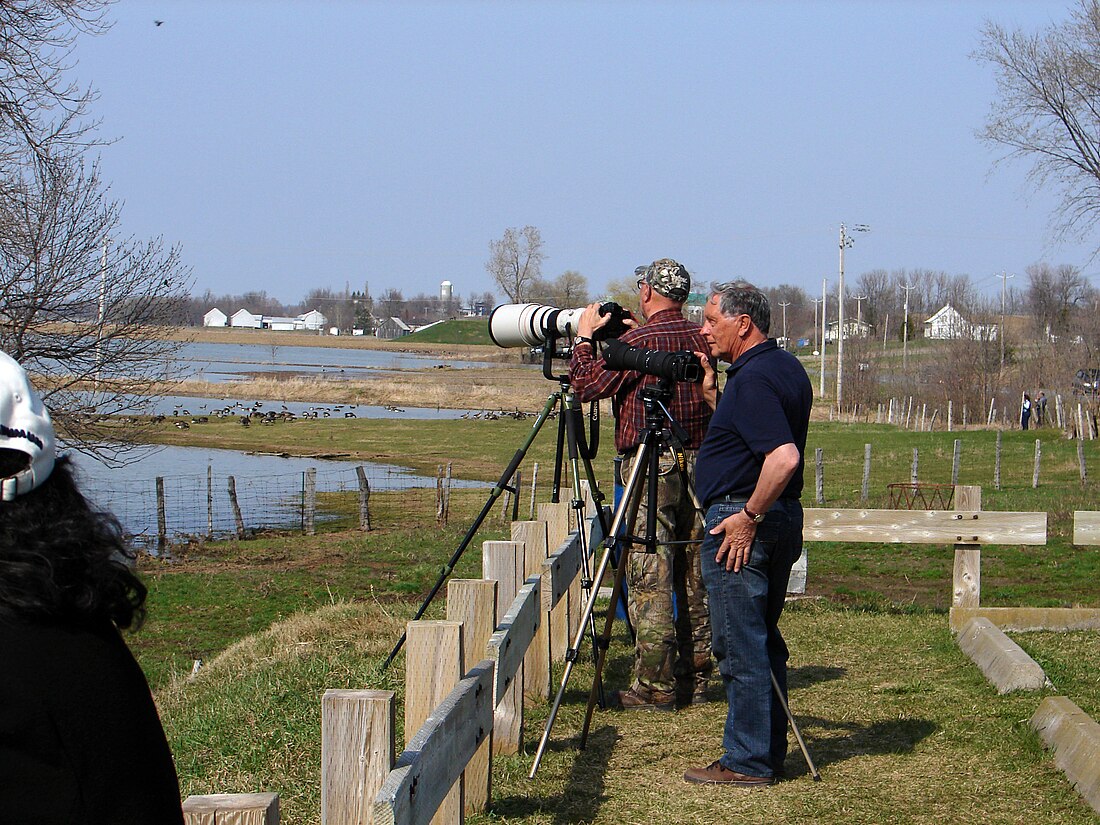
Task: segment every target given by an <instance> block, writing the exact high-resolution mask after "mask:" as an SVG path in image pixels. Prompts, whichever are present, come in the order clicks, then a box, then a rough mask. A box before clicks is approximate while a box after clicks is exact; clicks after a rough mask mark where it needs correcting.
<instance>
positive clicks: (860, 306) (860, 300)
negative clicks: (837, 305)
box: [852, 295, 867, 331]
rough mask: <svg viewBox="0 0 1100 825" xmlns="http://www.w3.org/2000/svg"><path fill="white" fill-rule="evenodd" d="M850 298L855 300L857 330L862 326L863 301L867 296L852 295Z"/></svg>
mask: <svg viewBox="0 0 1100 825" xmlns="http://www.w3.org/2000/svg"><path fill="white" fill-rule="evenodd" d="M852 300H853V301H855V302H856V330H857V331H858V330H859V329H860V328H862V327H863V302H864V301H866V300H867V296H866V295H853V296H852Z"/></svg>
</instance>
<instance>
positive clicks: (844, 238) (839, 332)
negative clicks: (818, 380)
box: [836, 223, 870, 415]
mask: <svg viewBox="0 0 1100 825" xmlns="http://www.w3.org/2000/svg"><path fill="white" fill-rule="evenodd" d="M869 230H870V227H869V226H867V224H864V223H860V224H856V225H855V226H853V227H852V231H853V232H867V231H869ZM852 243H853V242H852V236H851V235H849V234H848V228H847V227H846V226H845V225H844V224H841V225H840V281H839V283H838V284H837V289H836V292H837V315H836V318H837V324H836V409H837V414H838V415H839V414H840V412H841V409H842V405H843V403H844V250H845V249H847V248H848V247H850V246H852Z"/></svg>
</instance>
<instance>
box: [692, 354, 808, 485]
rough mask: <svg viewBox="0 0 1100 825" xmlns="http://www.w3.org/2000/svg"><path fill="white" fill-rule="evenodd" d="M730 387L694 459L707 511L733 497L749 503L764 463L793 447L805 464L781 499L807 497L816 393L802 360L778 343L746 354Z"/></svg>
mask: <svg viewBox="0 0 1100 825" xmlns="http://www.w3.org/2000/svg"><path fill="white" fill-rule="evenodd" d="M726 376H727V380H726V386H725V389H723V391H722V397H721V399H720V400H719V401H718V408H717V409H716V410H715V411H714V416H713V417H712V418H711V420H710V428H709V429H708V430H707V435H706V438H704V439H703V444H702V446H700V447H699V455H698V457H697V458H696V459H695V492H696V494H697V495H698V497H699V501H700V502H701V503H702V504H703V505H704V506H706V505H709V504H710V503H711V502H713V501H715V500H717V499H720V498H724V497H726V496H731V497H734V498H748V497H749V496H751V495H752V491H753V490H754V489H755V488H756V481H757V479H758V478H759V477H760V469H761V467H763V466H764V457H765V456H766V455H767V454H768V453H770V452H771V451H772V450H774V449H775V448H777V447H781V446H782V445H784V444H790V443H794V444H795V445H796V446H797V447H798V453H799V456H800V460H799V462H798V469H797V470H796V471H795V473H794V475H793V476H792V477H791V480H790V482H788V484H787V487H786V489H785V490H784V491H783V493H782V496H781V497H782V498H798V497H799V496H800V495H801V494H802V471H803V468H804V467H805V463H806V461H805V452H806V430H807V429H808V427H809V421H810V405H811V404H812V403H813V388H812V387H811V385H810V377H809V376H808V375H806V370H805V369H804V368H803V367H802V364H800V363H799V361H798V359H797V358H795V357H794V356H793V355H791V354H790V353H789V352H787V351H786V350H782V349H780V348H779V347H778V345H777V344H776V342H775V339H774V338H769V339H768V340H767V341H765V342H763V343H760V344H757V345H756V346H755V347H753V348H752V349H750V350H748V351H747V352H744V353H742V354H741V357H740V358H738V359H737V360H736V361H735V362H734V363H733V364H732V365H731V366H730V367H729V369H727V370H726Z"/></svg>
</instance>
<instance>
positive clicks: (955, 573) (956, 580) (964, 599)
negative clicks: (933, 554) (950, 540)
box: [951, 544, 982, 607]
mask: <svg viewBox="0 0 1100 825" xmlns="http://www.w3.org/2000/svg"><path fill="white" fill-rule="evenodd" d="M981 571H982V546H981V545H980V544H956V545H955V565H954V568H953V570H952V576H951V578H952V593H951V606H952V607H978V606H979V605H980V603H981V592H982V572H981Z"/></svg>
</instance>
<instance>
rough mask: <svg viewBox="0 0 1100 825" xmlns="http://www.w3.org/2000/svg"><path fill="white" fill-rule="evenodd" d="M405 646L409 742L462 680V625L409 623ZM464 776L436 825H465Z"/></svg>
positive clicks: (444, 801) (450, 623) (442, 809)
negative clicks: (456, 824)
mask: <svg viewBox="0 0 1100 825" xmlns="http://www.w3.org/2000/svg"><path fill="white" fill-rule="evenodd" d="M407 634H408V635H407V639H408V641H407V642H406V643H405V648H406V653H405V741H406V742H408V741H409V740H411V739H412V738H413V735H414V734H415V733H416V732H417V731H418V730H419V729H420V726H421V725H423V724H424V723H425V722H426V721H427V719H428V717H429V716H431V715H432V711H434V710H435V708H436V706H437V705H438V704H439V703H440V702H442V701H443V700H444V699H446V698H447V694H449V693H450V692H451V691H452V690H454V688H455V685H457V684H458V683H459V682H460V681H461V680H462V675H463V667H462V664H463V658H464V657H463V655H462V625H461V624H459V623H458V622H447V621H418V622H409V624H408V626H407ZM462 790H463V782H462V777H461V776H460V777H459V779H458V781H457V782H455V784H454V786H452V788H451V791H450V793H448V794H447V797H446V798H445V799H444V800H443V804H441V805H440V806H439V810H438V811H437V812H436V815H435V816H434V817H433V818H432V823H433V825H450V823H457V822H462V809H463V805H464V803H463V795H462Z"/></svg>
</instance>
